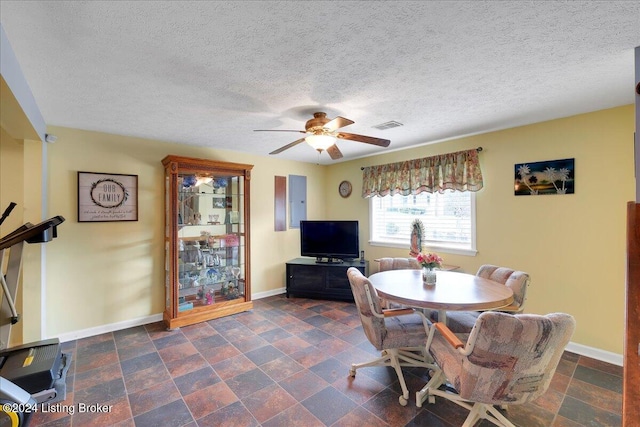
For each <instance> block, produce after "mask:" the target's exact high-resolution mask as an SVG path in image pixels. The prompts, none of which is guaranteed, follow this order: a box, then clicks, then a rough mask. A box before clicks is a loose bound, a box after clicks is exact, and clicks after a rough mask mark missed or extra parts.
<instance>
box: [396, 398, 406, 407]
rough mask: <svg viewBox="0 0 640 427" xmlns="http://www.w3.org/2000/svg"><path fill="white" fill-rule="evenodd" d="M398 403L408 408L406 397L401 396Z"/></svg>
mask: <svg viewBox="0 0 640 427" xmlns="http://www.w3.org/2000/svg"><path fill="white" fill-rule="evenodd" d="M398 401H399V402H400V405H402V406H407V399H406V398H405V397H404V396H400V397H399V398H398Z"/></svg>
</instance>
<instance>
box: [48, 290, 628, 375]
mask: <svg viewBox="0 0 640 427" xmlns="http://www.w3.org/2000/svg"><path fill="white" fill-rule="evenodd" d="M285 292H286V288H284V287H283V288H278V289H273V290H269V291H265V292H259V293H256V294H253V295H252V299H253V300H258V299H262V298H267V297H272V296H274V295H280V294H284V293H285ZM161 320H162V313H159V314H152V315H150V316H145V317H139V318H137V319H132V320H125V321H122V322H117V323H111V324H108V325H102V326H96V327H95V328H88V329H82V330H79V331H74V332H67V333H65V334H61V335H59V336H58V339H60V341H61V342H66V341H73V340H77V339H82V338H88V337H92V336H95V335H100V334H104V333H107V332H114V331H119V330H121V329H127V328H133V327H135V326H142V325H147V324H149V323H154V322H160V321H161ZM566 350H567V351H570V352H572V353H576V354H579V355H581V356H586V357H591V358H592V359H596V360H600V361H602V362H606V363H611V364H613V365H618V366H623V356H622V355H621V354H618V353H612V352H610V351H606V350H601V349H599V348H594V347H588V346H586V345H582V344H577V343H574V342H570V343H569V344H568V345H567V347H566Z"/></svg>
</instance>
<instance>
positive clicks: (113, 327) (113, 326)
mask: <svg viewBox="0 0 640 427" xmlns="http://www.w3.org/2000/svg"><path fill="white" fill-rule="evenodd" d="M285 292H286V288H279V289H274V290H271V291H266V292H259V293H257V294H253V295H252V296H251V297H252V299H253V300H257V299H261V298H267V297H271V296H274V295H280V294H284V293H285ZM161 320H162V313H159V314H152V315H150V316H144V317H139V318H137V319H132V320H124V321H122V322H116V323H110V324H108V325H102V326H96V327H94V328H87V329H81V330H79V331H73V332H67V333H64V334H61V335H59V336H58V337H57V338H58V339H59V340H60V342H67V341H73V340H79V339H82V338H89V337H93V336H96V335H100V334H106V333H107V332H115V331H120V330H122V329H127V328H133V327H135V326H142V325H147V324H149V323H154V322H160V321H161Z"/></svg>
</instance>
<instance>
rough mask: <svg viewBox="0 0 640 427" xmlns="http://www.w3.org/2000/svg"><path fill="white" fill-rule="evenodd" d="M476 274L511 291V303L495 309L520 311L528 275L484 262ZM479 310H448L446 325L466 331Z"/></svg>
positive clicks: (506, 311)
mask: <svg viewBox="0 0 640 427" xmlns="http://www.w3.org/2000/svg"><path fill="white" fill-rule="evenodd" d="M476 276H479V277H483V278H485V279H489V280H493V281H494V282H498V283H502V284H504V285H505V286H507V287H508V288H510V289H511V290H512V291H513V303H511V304H510V305H508V306H506V307H501V308H498V309H497V311H502V312H505V313H512V314H517V313H522V311H523V310H524V301H525V299H526V296H527V287H528V286H529V282H530V281H531V280H530V278H529V275H528V274H527V273H525V272H523V271H517V270H512V269H510V268H506V267H498V266H497V265H491V264H485V265H482V266H480V268H479V269H478V272H477V273H476ZM480 313H481V312H480V311H449V312H447V326H448V327H449V329H451V330H452V331H453V332H455V333H468V332H469V331H471V328H473V325H474V324H475V323H476V320H477V319H478V316H480ZM431 320H434V321H435V320H437V313H435V316H434V314H431Z"/></svg>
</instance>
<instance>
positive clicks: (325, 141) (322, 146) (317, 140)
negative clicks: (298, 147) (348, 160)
mask: <svg viewBox="0 0 640 427" xmlns="http://www.w3.org/2000/svg"><path fill="white" fill-rule="evenodd" d="M336 140H337V138H336V137H335V136H331V135H309V136H307V137H306V138H305V141H307V144H309V145H310V146H312V147H313V148H314V149H316V150H318V151H322V150H326V149H327V148H329V147H331V146H332V145H333V144H335V143H336Z"/></svg>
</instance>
